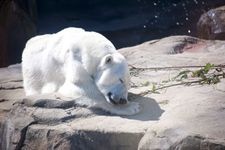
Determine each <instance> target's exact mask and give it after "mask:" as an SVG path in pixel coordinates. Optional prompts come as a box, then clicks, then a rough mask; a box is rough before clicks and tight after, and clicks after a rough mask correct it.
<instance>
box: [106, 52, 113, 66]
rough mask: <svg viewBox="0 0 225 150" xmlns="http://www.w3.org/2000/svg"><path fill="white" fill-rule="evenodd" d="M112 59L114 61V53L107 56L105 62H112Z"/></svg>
mask: <svg viewBox="0 0 225 150" xmlns="http://www.w3.org/2000/svg"><path fill="white" fill-rule="evenodd" d="M112 61H113V57H112V55H110V54H109V55H106V56H105V64H111V63H112Z"/></svg>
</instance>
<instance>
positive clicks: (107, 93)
mask: <svg viewBox="0 0 225 150" xmlns="http://www.w3.org/2000/svg"><path fill="white" fill-rule="evenodd" d="M22 72H23V80H24V89H25V93H26V95H27V96H29V95H35V94H44V93H60V94H61V95H63V96H65V97H70V98H74V99H76V98H77V100H76V102H77V103H79V104H82V105H86V106H88V107H99V108H102V109H104V110H106V111H108V112H111V113H113V114H119V115H133V114H136V113H138V112H139V109H140V107H139V104H138V103H136V102H128V100H127V97H128V87H129V70H128V64H127V62H126V59H125V58H124V56H122V55H121V54H120V53H119V52H118V51H116V49H115V47H114V45H113V44H112V43H111V42H110V41H109V40H108V39H106V38H105V37H104V36H103V35H101V34H99V33H96V32H88V31H85V30H83V29H81V28H73V27H70V28H66V29H64V30H62V31H60V32H58V33H55V34H46V35H40V36H36V37H33V38H31V39H30V40H29V41H28V42H27V44H26V46H25V49H24V51H23V54H22ZM78 99H79V100H78Z"/></svg>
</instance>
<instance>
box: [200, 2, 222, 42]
mask: <svg viewBox="0 0 225 150" xmlns="http://www.w3.org/2000/svg"><path fill="white" fill-rule="evenodd" d="M197 30H198V36H199V37H200V38H204V39H211V40H214V39H217V40H225V6H222V7H219V8H215V9H211V10H209V11H208V12H206V13H204V14H203V15H201V17H200V19H199V21H198V23H197Z"/></svg>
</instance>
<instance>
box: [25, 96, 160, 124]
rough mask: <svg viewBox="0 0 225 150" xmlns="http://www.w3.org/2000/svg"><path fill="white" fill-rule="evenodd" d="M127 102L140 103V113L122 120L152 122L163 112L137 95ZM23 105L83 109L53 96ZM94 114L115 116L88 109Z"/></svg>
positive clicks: (32, 99) (39, 98) (36, 98)
mask: <svg viewBox="0 0 225 150" xmlns="http://www.w3.org/2000/svg"><path fill="white" fill-rule="evenodd" d="M129 100H130V101H134V102H138V103H140V106H141V111H140V112H139V113H138V114H136V115H132V116H121V117H123V118H127V119H132V120H140V121H152V120H159V117H160V116H161V115H162V113H163V112H164V110H162V109H161V108H160V106H159V105H158V103H157V102H156V101H155V100H154V99H152V98H149V97H144V96H140V95H137V94H133V93H129ZM23 103H24V104H25V105H27V106H32V107H43V108H61V109H68V108H71V107H74V109H76V107H85V106H81V105H78V104H76V100H66V101H64V100H59V99H56V97H55V96H54V94H53V95H42V96H39V97H33V98H25V99H24V100H23ZM89 109H91V111H92V112H93V113H94V114H97V115H105V116H117V115H112V114H110V113H107V112H105V111H104V110H102V109H101V108H89Z"/></svg>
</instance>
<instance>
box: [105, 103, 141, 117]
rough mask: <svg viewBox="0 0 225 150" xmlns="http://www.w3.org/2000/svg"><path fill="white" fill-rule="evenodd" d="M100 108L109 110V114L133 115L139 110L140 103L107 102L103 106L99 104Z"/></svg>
mask: <svg viewBox="0 0 225 150" xmlns="http://www.w3.org/2000/svg"><path fill="white" fill-rule="evenodd" d="M101 108H102V109H104V110H106V111H108V112H110V113H111V114H115V115H125V116H130V115H135V114H137V113H138V112H140V110H141V107H140V104H139V103H137V102H130V103H128V104H125V105H112V104H107V105H105V106H101Z"/></svg>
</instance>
